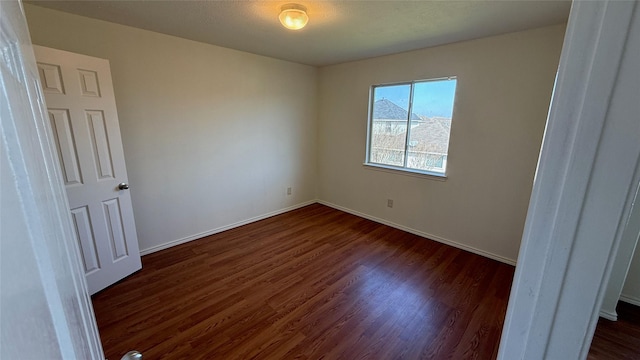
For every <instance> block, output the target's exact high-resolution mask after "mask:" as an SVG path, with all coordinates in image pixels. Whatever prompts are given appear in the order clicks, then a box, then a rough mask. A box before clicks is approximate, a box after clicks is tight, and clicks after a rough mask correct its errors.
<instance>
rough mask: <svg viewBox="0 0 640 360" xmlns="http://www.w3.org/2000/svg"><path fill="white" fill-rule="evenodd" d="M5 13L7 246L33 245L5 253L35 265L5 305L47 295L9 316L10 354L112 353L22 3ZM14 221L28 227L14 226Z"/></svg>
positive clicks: (1, 105)
mask: <svg viewBox="0 0 640 360" xmlns="http://www.w3.org/2000/svg"><path fill="white" fill-rule="evenodd" d="M0 19H1V21H0V26H2V35H3V39H1V41H0V50H1V52H2V54H3V60H2V62H3V64H1V65H0V66H6V67H5V69H7V71H6V74H9V73H10V74H11V76H12V79H6V80H5V78H4V77H0V93H4V94H2V97H3V98H6V99H7V100H8V101H6V102H5V101H2V102H0V112H1V113H2V121H0V131H1V135H2V136H1V137H0V151H2V152H3V153H4V154H3V156H2V160H3V161H4V160H6V161H7V163H6V167H5V165H3V168H4V169H10V170H9V171H8V173H9V174H8V175H7V174H3V177H4V175H7V178H10V179H11V180H12V181H10V182H11V183H10V184H9V183H3V184H2V185H1V186H0V194H1V195H0V196H3V197H4V196H7V198H15V199H19V201H18V202H17V203H18V205H17V206H16V205H14V204H7V206H9V205H11V207H10V208H2V209H1V219H2V220H1V222H2V223H3V227H2V242H3V248H5V245H7V244H11V243H12V242H19V243H20V245H21V246H20V247H19V248H27V249H28V251H21V252H20V253H19V254H6V253H3V254H2V258H4V259H8V258H9V257H12V258H15V257H18V258H20V257H22V258H23V259H24V261H25V263H33V264H35V265H34V266H33V267H32V268H29V271H27V272H26V273H28V274H26V273H25V274H22V273H15V274H11V276H13V277H15V278H17V280H18V281H14V282H13V285H14V287H13V288H12V292H11V294H7V293H5V292H2V293H0V299H1V301H0V312H2V313H9V312H13V311H16V308H17V306H16V307H14V306H15V305H14V304H16V303H20V302H22V303H25V304H32V302H30V300H31V299H33V298H34V297H36V296H38V299H40V298H43V301H46V303H44V304H43V306H41V307H36V306H33V307H35V308H34V309H33V312H32V313H28V314H25V317H24V318H20V319H19V320H18V323H5V322H4V321H5V320H4V319H3V324H2V325H3V331H2V337H1V338H0V344H2V346H0V348H1V349H2V356H7V358H9V357H10V358H22V357H24V356H25V355H26V356H27V357H29V354H32V356H33V351H34V350H35V349H34V347H37V348H38V349H39V350H40V351H42V350H43V349H48V350H47V352H50V356H51V358H52V359H55V358H60V359H88V360H99V359H104V353H103V350H102V344H101V341H100V336H99V334H98V327H97V324H96V320H95V315H94V312H93V306H92V303H91V298H90V297H89V293H88V291H87V284H86V280H85V277H84V272H83V271H82V266H81V260H80V250H79V248H78V243H77V239H76V238H75V233H74V231H73V225H72V220H71V215H70V213H69V203H68V201H67V197H66V193H65V190H64V184H63V182H62V174H61V172H60V164H59V162H58V158H57V156H55V154H56V150H55V147H54V143H53V136H52V133H51V128H50V126H49V123H48V119H46V117H45V114H46V113H47V109H46V107H45V104H44V97H43V94H42V91H41V89H40V84H39V82H40V80H39V76H38V71H37V68H36V60H35V56H34V53H33V47H32V45H31V39H30V36H29V30H28V27H27V22H26V17H25V15H24V9H23V8H22V4H21V2H20V1H19V0H3V1H0ZM4 35H6V37H5V36H4ZM3 72H4V71H3ZM5 81H6V82H5ZM10 82H11V83H10ZM18 83H19V84H20V86H18V85H15V84H18ZM9 84H13V85H9ZM14 85H15V86H14ZM16 88H19V90H18V91H15V90H14V89H16ZM7 89H12V90H14V91H15V92H13V91H12V92H11V93H9V92H6V93H5V91H6V90H7ZM5 95H6V96H5ZM35 139H37V140H35ZM7 182H9V181H7ZM4 205H5V203H4V202H3V206H4ZM14 223H15V224H24V226H23V227H19V226H13V227H12V226H7V225H6V224H14ZM21 229H22V230H21ZM8 248H10V249H13V248H15V247H9V246H8ZM27 261H28V262H27ZM5 326H6V327H7V328H10V330H9V331H7V332H11V333H12V334H11V336H10V337H9V335H8V334H5V331H4V330H5ZM5 336H6V337H5ZM36 343H37V344H36Z"/></svg>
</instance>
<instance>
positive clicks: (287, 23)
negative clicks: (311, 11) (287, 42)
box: [278, 4, 309, 30]
mask: <svg viewBox="0 0 640 360" xmlns="http://www.w3.org/2000/svg"><path fill="white" fill-rule="evenodd" d="M278 19H280V22H281V23H282V26H284V27H286V28H287V29H291V30H300V29H302V28H303V27H305V25H307V22H309V16H308V15H307V8H306V7H304V6H302V5H299V4H286V5H282V7H281V8H280V16H278Z"/></svg>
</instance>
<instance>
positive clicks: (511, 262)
mask: <svg viewBox="0 0 640 360" xmlns="http://www.w3.org/2000/svg"><path fill="white" fill-rule="evenodd" d="M317 202H318V203H320V204H322V205H326V206H329V207H332V208H334V209H337V210H340V211H344V212H346V213H349V214H352V215H355V216H359V217H361V218H365V219H369V220H371V221H375V222H377V223H380V224H384V225H387V226H391V227H393V228H396V229H399V230H402V231H406V232H408V233H411V234H414V235H418V236H421V237H423V238H427V239H429V240H434V241H437V242H440V243H443V244H446V245H449V246H453V247H455V248H458V249H462V250H465V251H469V252H472V253H474V254H477V255H480V256H484V257H487V258H489V259H493V260H496V261H499V262H502V263H505V264H509V265H514V266H515V265H516V261H515V260H513V259H509V258H506V257H504V256H500V255H496V254H493V253H490V252H487V251H484V250H480V249H476V248H474V247H471V246H468V245H464V244H461V243H459V242H456V241H453V240H449V239H445V238H442V237H440V236H436V235H432V234H428V233H425V232H422V231H420V230H416V229H412V228H409V227H406V226H404V225H400V224H396V223H393V222H391V221H387V220H384V219H380V218H377V217H375V216H371V215H367V214H364V213H361V212H359V211H355V210H351V209H348V208H345V207H342V206H340V205H336V204H332V203H330V202H327V201H324V200H318V201H317Z"/></svg>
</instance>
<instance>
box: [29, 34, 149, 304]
mask: <svg viewBox="0 0 640 360" xmlns="http://www.w3.org/2000/svg"><path fill="white" fill-rule="evenodd" d="M34 51H35V54H36V60H37V66H38V73H39V75H40V82H41V85H42V90H43V92H44V95H45V100H46V104H47V112H48V116H49V120H50V125H51V129H52V132H53V138H54V142H55V144H56V149H57V155H58V158H59V161H60V164H61V168H62V175H63V181H64V184H65V188H66V192H67V197H68V199H69V206H70V210H71V217H72V219H73V224H74V229H75V231H76V235H77V238H78V241H79V243H80V250H81V255H82V260H83V264H84V272H85V276H86V277H87V284H88V287H89V293H91V294H94V293H96V292H98V291H100V290H102V289H104V288H105V287H107V286H109V285H111V284H113V283H115V282H117V281H118V280H120V279H122V278H124V277H126V276H128V275H130V274H132V273H133V272H135V271H137V270H139V269H140V268H141V267H142V264H141V261H140V251H139V248H138V239H137V234H136V229H135V222H134V218H133V208H132V205H131V196H130V194H129V190H128V189H125V190H122V189H119V187H118V185H119V184H120V183H127V171H126V167H125V160H124V152H123V148H122V140H121V138H120V127H119V124H118V115H117V112H116V103H115V96H114V92H113V85H112V81H111V71H110V68H109V61H108V60H105V59H99V58H95V57H90V56H86V55H81V54H75V53H71V52H67V51H62V50H56V49H51V48H46V47H42V46H35V45H34Z"/></svg>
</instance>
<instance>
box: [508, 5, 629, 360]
mask: <svg viewBox="0 0 640 360" xmlns="http://www.w3.org/2000/svg"><path fill="white" fill-rule="evenodd" d="M638 25H640V7H637V3H636V2H623V1H615V0H608V1H597V2H595V1H594V2H591V1H576V2H574V3H573V5H572V9H571V14H570V17H569V25H568V28H567V33H566V37H565V43H564V46H563V50H562V55H561V59H560V67H559V70H558V78H557V83H556V89H555V94H554V96H553V101H552V106H551V109H550V112H549V120H548V123H547V129H546V132H545V135H544V141H543V145H542V151H541V154H540V160H539V163H538V169H537V172H536V179H535V182H534V188H533V192H532V194H531V201H530V204H529V212H528V215H527V220H526V224H525V229H524V235H523V240H522V245H521V248H520V254H519V257H518V266H517V268H516V274H515V277H514V282H513V287H512V289H511V296H510V299H509V307H508V309H507V316H506V319H505V324H504V328H503V332H502V338H501V343H500V350H499V354H498V359H501V360H512V359H567V360H569V359H585V358H586V357H587V354H588V352H589V348H590V345H591V339H592V337H593V333H594V331H595V325H596V323H597V320H598V313H599V309H600V306H601V304H602V299H603V295H604V292H605V289H606V285H607V279H608V277H609V275H610V274H611V269H612V267H613V262H614V259H615V255H616V254H615V249H616V248H617V243H616V242H617V241H619V239H620V236H619V233H620V232H621V231H623V230H624V223H625V220H626V218H628V215H629V206H628V205H629V200H630V199H631V200H632V197H633V190H634V189H635V185H637V184H634V183H633V176H634V172H635V169H636V168H637V166H638V160H639V159H640V143H638V141H637V138H638V136H639V134H638V131H639V130H640V128H639V127H638V123H637V116H635V115H637V111H636V110H635V108H634V106H637V104H638V103H637V98H634V97H635V96H637V92H636V90H634V89H636V88H635V87H634V84H633V82H634V81H636V75H635V74H637V69H636V68H635V65H636V63H634V61H633V59H634V56H635V53H634V52H635V51H636V50H637V48H636V47H637V46H638V45H639V44H640V37H638V34H637V33H635V34H634V30H633V29H632V26H638Z"/></svg>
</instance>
